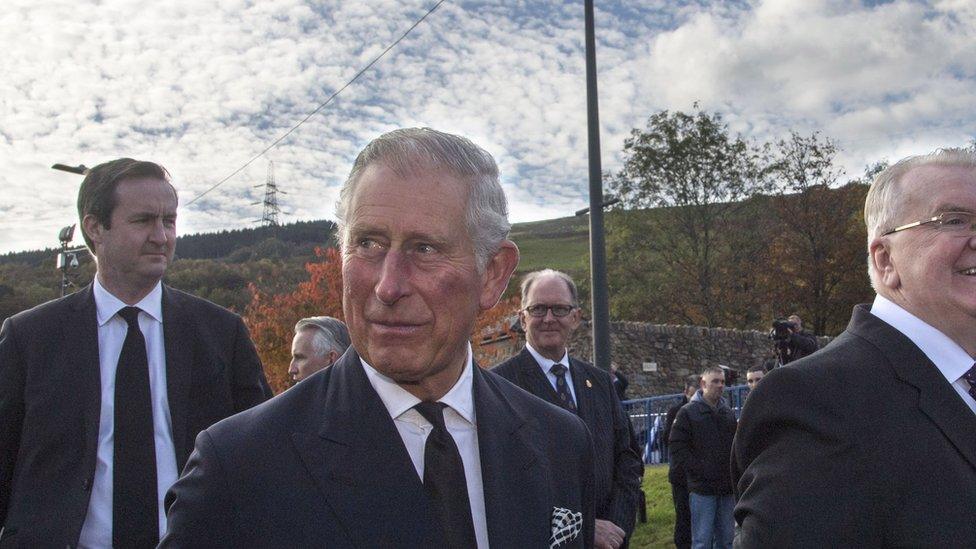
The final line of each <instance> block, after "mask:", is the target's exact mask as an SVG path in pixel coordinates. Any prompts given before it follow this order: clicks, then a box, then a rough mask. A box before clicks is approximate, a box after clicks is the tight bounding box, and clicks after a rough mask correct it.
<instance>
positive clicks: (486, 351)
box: [471, 296, 522, 368]
mask: <svg viewBox="0 0 976 549" xmlns="http://www.w3.org/2000/svg"><path fill="white" fill-rule="evenodd" d="M521 303H522V300H521V299H520V298H519V296H512V297H510V298H508V299H503V300H501V301H499V302H498V304H497V305H495V306H494V307H492V308H491V309H488V310H487V311H485V312H483V313H481V314H480V315H479V316H478V320H477V322H476V323H475V325H474V333H472V334H471V351H472V352H473V353H474V359H475V362H477V363H478V365H479V366H481V367H482V368H488V367H490V366H493V365H495V364H498V363H499V362H501V361H502V360H504V359H506V358H508V357H509V356H511V355H512V354H513V349H514V348H515V347H514V345H513V344H512V343H513V342H517V340H518V338H517V337H516V336H517V334H516V333H515V330H514V328H513V326H512V325H513V324H514V323H515V321H516V320H517V319H518V316H517V315H518V310H519V308H520V307H521Z"/></svg>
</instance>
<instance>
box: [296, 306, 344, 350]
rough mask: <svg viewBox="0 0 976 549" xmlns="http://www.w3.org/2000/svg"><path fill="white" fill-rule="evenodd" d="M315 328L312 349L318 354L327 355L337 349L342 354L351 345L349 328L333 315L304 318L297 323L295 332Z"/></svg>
mask: <svg viewBox="0 0 976 549" xmlns="http://www.w3.org/2000/svg"><path fill="white" fill-rule="evenodd" d="M305 329H310V330H314V331H313V335H312V349H314V350H315V354H316V356H325V355H326V354H328V352H329V351H331V350H332V349H335V350H336V352H337V353H339V354H340V355H342V354H343V353H345V352H346V349H347V348H348V347H349V330H348V328H346V324H345V323H344V322H343V321H341V320H339V319H337V318H332V317H331V316H311V317H308V318H303V319H301V320H299V321H298V323H297V324H295V333H296V334H298V333H299V332H301V331H302V330H305Z"/></svg>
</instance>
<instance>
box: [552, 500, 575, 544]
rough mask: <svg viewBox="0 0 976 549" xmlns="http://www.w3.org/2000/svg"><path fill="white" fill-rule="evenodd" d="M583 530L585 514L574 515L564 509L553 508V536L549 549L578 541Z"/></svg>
mask: <svg viewBox="0 0 976 549" xmlns="http://www.w3.org/2000/svg"><path fill="white" fill-rule="evenodd" d="M582 529H583V513H574V512H572V511H570V510H569V509H563V508H562V507H553V508H552V536H551V537H550V538H549V549H553V548H555V547H559V546H560V545H562V544H564V543H567V542H570V541H572V540H574V539H576V538H577V537H578V536H579V534H580V530H582Z"/></svg>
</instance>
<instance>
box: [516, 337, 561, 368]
mask: <svg viewBox="0 0 976 549" xmlns="http://www.w3.org/2000/svg"><path fill="white" fill-rule="evenodd" d="M525 348H526V349H528V350H529V354H531V355H532V358H534V359H535V361H536V363H537V364H538V365H539V366H540V367H541V368H542V373H544V374H548V373H549V368H552V365H553V364H556V363H557V362H558V363H559V364H562V365H563V366H565V367H566V369H567V370H568V369H569V352H568V351H565V350H564V351H563V357H562V358H561V359H559V360H552V359H548V358H546V357H544V356H542V355H541V354H539V351H536V350H535V348H533V347H532V345H531V344H530V343H529V342H526V343H525Z"/></svg>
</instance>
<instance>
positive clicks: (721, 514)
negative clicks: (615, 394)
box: [670, 366, 735, 548]
mask: <svg viewBox="0 0 976 549" xmlns="http://www.w3.org/2000/svg"><path fill="white" fill-rule="evenodd" d="M724 389H725V373H724V372H723V371H722V369H721V368H718V367H715V366H713V367H709V368H706V369H705V371H703V372H702V376H701V389H700V390H699V391H698V392H696V393H695V395H694V396H692V397H691V401H690V402H689V403H688V404H686V405H685V406H684V407H682V408H681V409H680V410H678V415H677V416H676V417H675V419H674V426H672V428H671V434H670V446H671V459H672V464H673V466H676V467H680V468H682V469H683V470H684V471H685V477H686V479H687V482H688V492H689V496H688V502H689V505H690V507H691V544H692V547H693V548H706V547H708V548H710V547H712V546H715V547H728V548H731V547H732V537H733V532H734V530H733V519H732V509H733V507H734V506H735V499H734V497H733V496H732V475H731V470H730V467H729V463H730V460H731V453H732V438H733V436H734V435H735V414H734V413H733V412H732V409H731V408H730V407H729V405H728V403H727V402H726V400H725V399H724V398H722V391H723V390H724Z"/></svg>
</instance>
